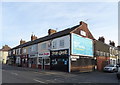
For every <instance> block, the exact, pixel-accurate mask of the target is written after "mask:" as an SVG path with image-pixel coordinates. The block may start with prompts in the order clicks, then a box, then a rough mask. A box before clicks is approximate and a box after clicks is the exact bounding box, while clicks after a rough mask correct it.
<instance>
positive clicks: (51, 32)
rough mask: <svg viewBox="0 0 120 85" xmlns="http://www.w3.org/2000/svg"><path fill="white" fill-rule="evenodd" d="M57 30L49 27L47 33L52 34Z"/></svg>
mask: <svg viewBox="0 0 120 85" xmlns="http://www.w3.org/2000/svg"><path fill="white" fill-rule="evenodd" d="M56 32H57V31H56V30H54V29H49V30H48V35H52V34H54V33H56Z"/></svg>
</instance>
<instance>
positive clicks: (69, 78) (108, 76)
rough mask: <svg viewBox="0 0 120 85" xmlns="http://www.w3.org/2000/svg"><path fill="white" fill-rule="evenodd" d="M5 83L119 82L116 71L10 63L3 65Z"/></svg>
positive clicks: (3, 80)
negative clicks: (64, 69) (66, 69)
mask: <svg viewBox="0 0 120 85" xmlns="http://www.w3.org/2000/svg"><path fill="white" fill-rule="evenodd" d="M2 82H3V83H45V84H47V83H118V79H117V77H116V73H104V72H97V71H96V72H89V73H66V72H58V71H51V70H50V71H49V70H48V71H44V70H39V69H31V68H23V67H16V66H10V65H3V66H2Z"/></svg>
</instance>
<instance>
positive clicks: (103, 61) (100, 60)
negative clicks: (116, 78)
mask: <svg viewBox="0 0 120 85" xmlns="http://www.w3.org/2000/svg"><path fill="white" fill-rule="evenodd" d="M109 59H110V58H109V57H104V56H99V57H97V70H99V71H103V68H104V67H105V66H106V65H107V60H109Z"/></svg>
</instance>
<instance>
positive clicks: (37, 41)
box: [12, 25, 80, 49]
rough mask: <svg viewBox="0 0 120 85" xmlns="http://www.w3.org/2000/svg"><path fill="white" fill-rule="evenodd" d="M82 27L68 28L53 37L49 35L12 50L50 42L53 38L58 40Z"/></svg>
mask: <svg viewBox="0 0 120 85" xmlns="http://www.w3.org/2000/svg"><path fill="white" fill-rule="evenodd" d="M79 26H80V25H76V26H74V27H72V28H68V29H65V30H62V31H59V32H56V33H54V34H52V35H47V36H45V37H41V38H38V39H36V40H34V41H28V42H26V43H24V44H21V45H18V46H16V47H14V48H12V49H16V48H19V47H25V46H29V45H33V44H37V43H39V42H43V41H47V40H50V39H53V38H57V37H61V36H64V35H67V34H69V33H70V32H71V31H73V30H74V29H75V28H77V27H79Z"/></svg>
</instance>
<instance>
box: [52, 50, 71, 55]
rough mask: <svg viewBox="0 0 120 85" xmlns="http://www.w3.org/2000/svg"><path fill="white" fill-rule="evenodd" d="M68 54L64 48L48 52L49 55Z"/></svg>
mask: <svg viewBox="0 0 120 85" xmlns="http://www.w3.org/2000/svg"><path fill="white" fill-rule="evenodd" d="M68 55H69V50H68V49H64V50H55V51H51V52H50V56H51V57H54V56H56V57H59V56H63V57H64V56H68Z"/></svg>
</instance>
